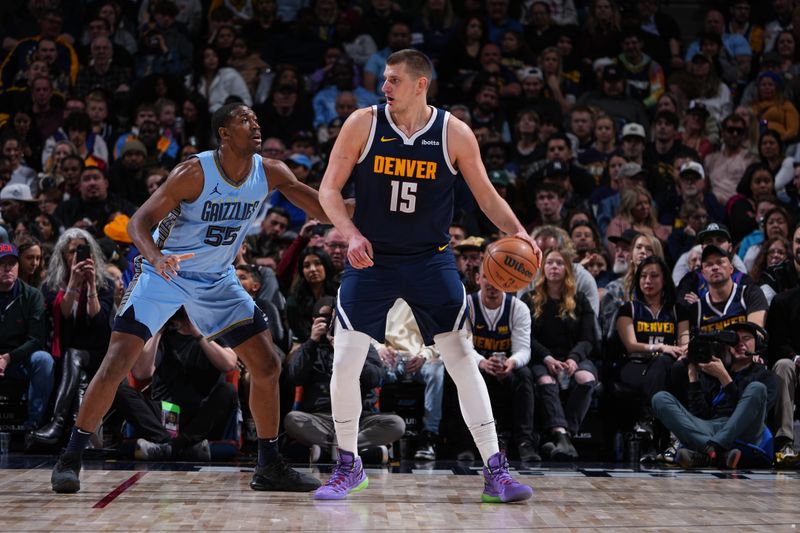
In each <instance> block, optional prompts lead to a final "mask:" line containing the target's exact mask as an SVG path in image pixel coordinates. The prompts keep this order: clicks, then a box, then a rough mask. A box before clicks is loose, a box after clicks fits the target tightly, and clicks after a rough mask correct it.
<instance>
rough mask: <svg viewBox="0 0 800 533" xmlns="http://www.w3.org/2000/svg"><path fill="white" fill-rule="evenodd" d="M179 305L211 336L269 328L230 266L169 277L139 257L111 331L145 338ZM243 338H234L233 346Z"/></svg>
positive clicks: (252, 333)
mask: <svg viewBox="0 0 800 533" xmlns="http://www.w3.org/2000/svg"><path fill="white" fill-rule="evenodd" d="M181 306H183V307H184V308H185V309H186V314H187V315H188V316H189V318H190V319H191V321H192V322H193V323H194V324H195V326H197V329H199V330H200V332H201V333H202V334H203V335H204V336H206V337H208V338H209V339H215V338H217V337H220V336H222V335H225V337H228V335H231V334H233V333H234V332H235V333H237V335H236V336H237V337H240V336H241V335H238V334H240V333H242V332H241V331H239V330H238V329H250V330H252V331H248V335H247V336H248V337H249V336H252V335H254V334H256V333H258V332H259V331H258V330H261V331H263V330H265V329H266V327H267V324H266V322H265V321H264V319H263V313H261V311H260V310H259V309H258V308H257V307H256V305H255V302H254V301H253V298H251V297H250V295H249V294H247V291H245V290H244V288H243V287H242V285H241V283H239V279H238V278H237V277H236V270H235V269H234V268H233V266H230V267H229V268H228V269H227V270H226V271H224V272H218V273H205V272H185V271H183V270H181V271H179V272H178V275H177V276H176V277H173V279H172V280H171V281H167V280H166V279H164V278H163V277H162V276H161V275H160V274H158V273H157V272H156V271H155V269H154V268H153V267H152V266H150V264H149V263H147V262H144V261H141V260H139V259H137V265H136V275H135V276H134V279H133V280H132V281H131V283H130V285H128V290H127V291H126V292H125V296H124V297H123V299H122V303H121V304H120V307H119V311H118V312H117V316H116V318H115V320H114V328H113V329H114V331H121V332H123V333H131V334H134V335H137V336H139V337H141V338H143V339H145V340H147V339H148V338H150V336H152V335H153V334H154V333H155V332H157V331H158V330H159V329H161V327H162V326H163V325H164V324H166V322H167V321H168V320H169V319H170V317H172V315H174V314H175V312H176V311H177V310H178V309H179V308H180V307H181ZM240 326H242V327H241V328H240ZM245 326H246V327H245ZM237 328H238V329H237ZM242 340H245V339H242V338H237V342H236V344H239V343H240V342H242ZM229 345H230V344H229ZM230 346H231V347H233V346H234V345H230Z"/></svg>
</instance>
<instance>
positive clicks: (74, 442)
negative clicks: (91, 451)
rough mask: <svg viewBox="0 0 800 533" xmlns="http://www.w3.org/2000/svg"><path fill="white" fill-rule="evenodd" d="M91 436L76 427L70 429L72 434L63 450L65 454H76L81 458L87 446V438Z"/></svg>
mask: <svg viewBox="0 0 800 533" xmlns="http://www.w3.org/2000/svg"><path fill="white" fill-rule="evenodd" d="M91 436H92V434H91V433H89V432H86V431H83V430H82V429H78V428H77V427H73V428H72V434H71V435H70V437H69V443H67V448H66V449H65V450H64V453H65V454H77V455H78V457H82V456H83V450H84V449H85V448H86V446H88V445H89V437H91Z"/></svg>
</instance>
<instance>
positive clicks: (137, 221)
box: [128, 158, 203, 279]
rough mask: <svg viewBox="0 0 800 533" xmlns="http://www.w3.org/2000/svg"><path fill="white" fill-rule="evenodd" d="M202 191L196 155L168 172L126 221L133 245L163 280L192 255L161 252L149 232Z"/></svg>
mask: <svg viewBox="0 0 800 533" xmlns="http://www.w3.org/2000/svg"><path fill="white" fill-rule="evenodd" d="M202 190H203V170H202V168H201V167H200V161H199V160H198V159H196V158H192V159H189V160H188V161H184V162H182V163H180V164H179V165H178V166H176V167H175V168H174V169H173V170H172V172H170V174H169V176H167V181H165V182H164V184H163V185H162V186H161V187H159V188H158V189H156V192H154V193H153V195H152V196H151V197H150V198H148V199H147V201H146V202H145V203H144V204H142V207H140V208H139V209H137V210H136V213H134V214H133V217H132V218H131V220H130V222H128V234H129V235H130V237H131V239H132V240H133V243H134V244H135V245H136V248H137V249H138V250H139V252H141V254H142V255H143V256H144V258H145V259H146V260H147V262H148V263H150V264H151V265H153V267H154V268H155V269H156V270H157V271H158V272H159V274H161V275H162V276H164V277H165V278H166V279H171V277H170V276H171V275H175V273H176V271H177V270H178V269H179V268H180V265H179V264H180V261H181V260H183V259H188V258H190V257H192V256H193V255H194V254H184V255H180V256H178V255H170V256H164V255H162V254H161V250H159V249H158V247H157V246H156V243H155V242H153V237H152V235H151V233H150V231H151V230H152V228H153V227H154V226H155V225H156V224H158V222H159V221H160V220H161V219H163V218H164V217H165V216H167V214H168V213H169V212H170V211H172V210H173V209H175V208H176V207H177V206H178V204H180V203H181V202H182V201H184V200H185V201H189V202H191V201H193V200H195V199H197V197H198V196H200V193H201V192H202Z"/></svg>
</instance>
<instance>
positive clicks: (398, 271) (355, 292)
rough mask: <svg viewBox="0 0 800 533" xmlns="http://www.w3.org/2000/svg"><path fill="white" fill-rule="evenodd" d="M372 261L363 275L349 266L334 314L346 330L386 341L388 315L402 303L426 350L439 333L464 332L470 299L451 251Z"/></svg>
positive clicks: (390, 257)
mask: <svg viewBox="0 0 800 533" xmlns="http://www.w3.org/2000/svg"><path fill="white" fill-rule="evenodd" d="M373 260H374V263H375V264H374V265H373V266H371V267H369V268H364V269H360V270H359V269H355V268H353V267H351V266H350V265H349V264H347V265H346V266H345V270H344V274H343V275H342V284H341V286H340V287H339V298H338V302H337V309H336V314H337V318H338V320H339V324H340V326H341V327H342V328H344V329H347V330H354V331H360V332H361V333H366V334H367V335H369V336H370V337H372V338H373V339H375V340H377V341H378V342H383V341H384V337H385V334H386V314H387V313H388V312H389V309H390V308H391V307H392V305H394V302H395V301H396V300H397V299H398V298H402V299H403V300H405V301H406V303H407V304H408V305H409V307H411V310H412V311H413V312H414V317H415V318H416V319H417V324H418V325H419V329H420V332H421V333H422V338H423V340H424V341H425V344H426V345H432V344H433V337H434V336H436V335H438V334H439V333H445V332H448V331H458V330H460V329H461V328H463V327H464V321H465V319H466V316H467V295H466V291H465V290H464V285H463V284H462V283H461V277H460V276H459V273H458V269H457V268H456V263H455V259H454V258H453V253H452V252H451V251H450V249H449V248H447V249H446V250H444V251H442V252H434V253H433V254H431V253H430V252H425V253H424V254H417V255H387V254H377V253H376V254H375V257H374V258H373Z"/></svg>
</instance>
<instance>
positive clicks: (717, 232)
mask: <svg viewBox="0 0 800 533" xmlns="http://www.w3.org/2000/svg"><path fill="white" fill-rule="evenodd" d="M696 242H697V244H699V245H700V246H701V247H702V248H703V249H705V247H706V246H708V245H712V244H713V245H714V246H716V247H717V248H720V249H721V250H723V251H725V252H726V253H727V254H729V255H730V261H731V265H733V268H734V272H733V274H732V277H733V280H734V281H735V282H737V283H738V282H742V283H747V284H750V285H755V284H756V283H755V281H754V280H753V279H752V278H750V276H748V275H747V273H746V272H747V268H746V267H745V266H744V263H743V262H742V260H741V259H740V258H739V256H738V255H735V254H734V253H733V242H732V241H731V234H730V232H729V231H728V228H727V227H726V226H725V225H724V224H720V223H718V222H711V223H710V224H708V225H707V226H706V227H705V228H704V229H703V230H702V231H701V232H699V233H698V234H697V241H696ZM689 253H690V252H686V253H685V254H683V255H682V256H680V257H679V258H678V260H677V262H676V263H675V266H674V267H673V269H672V280H673V281H674V282H675V283H676V285H677V287H678V303H680V304H682V305H683V304H685V303H689V304H691V303H694V302H695V301H696V300H697V298H698V297H704V296H705V294H706V292H707V291H708V284H707V282H706V280H705V278H704V277H703V273H702V271H701V270H693V271H690V270H689V266H688V264H689V263H688V256H689Z"/></svg>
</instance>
